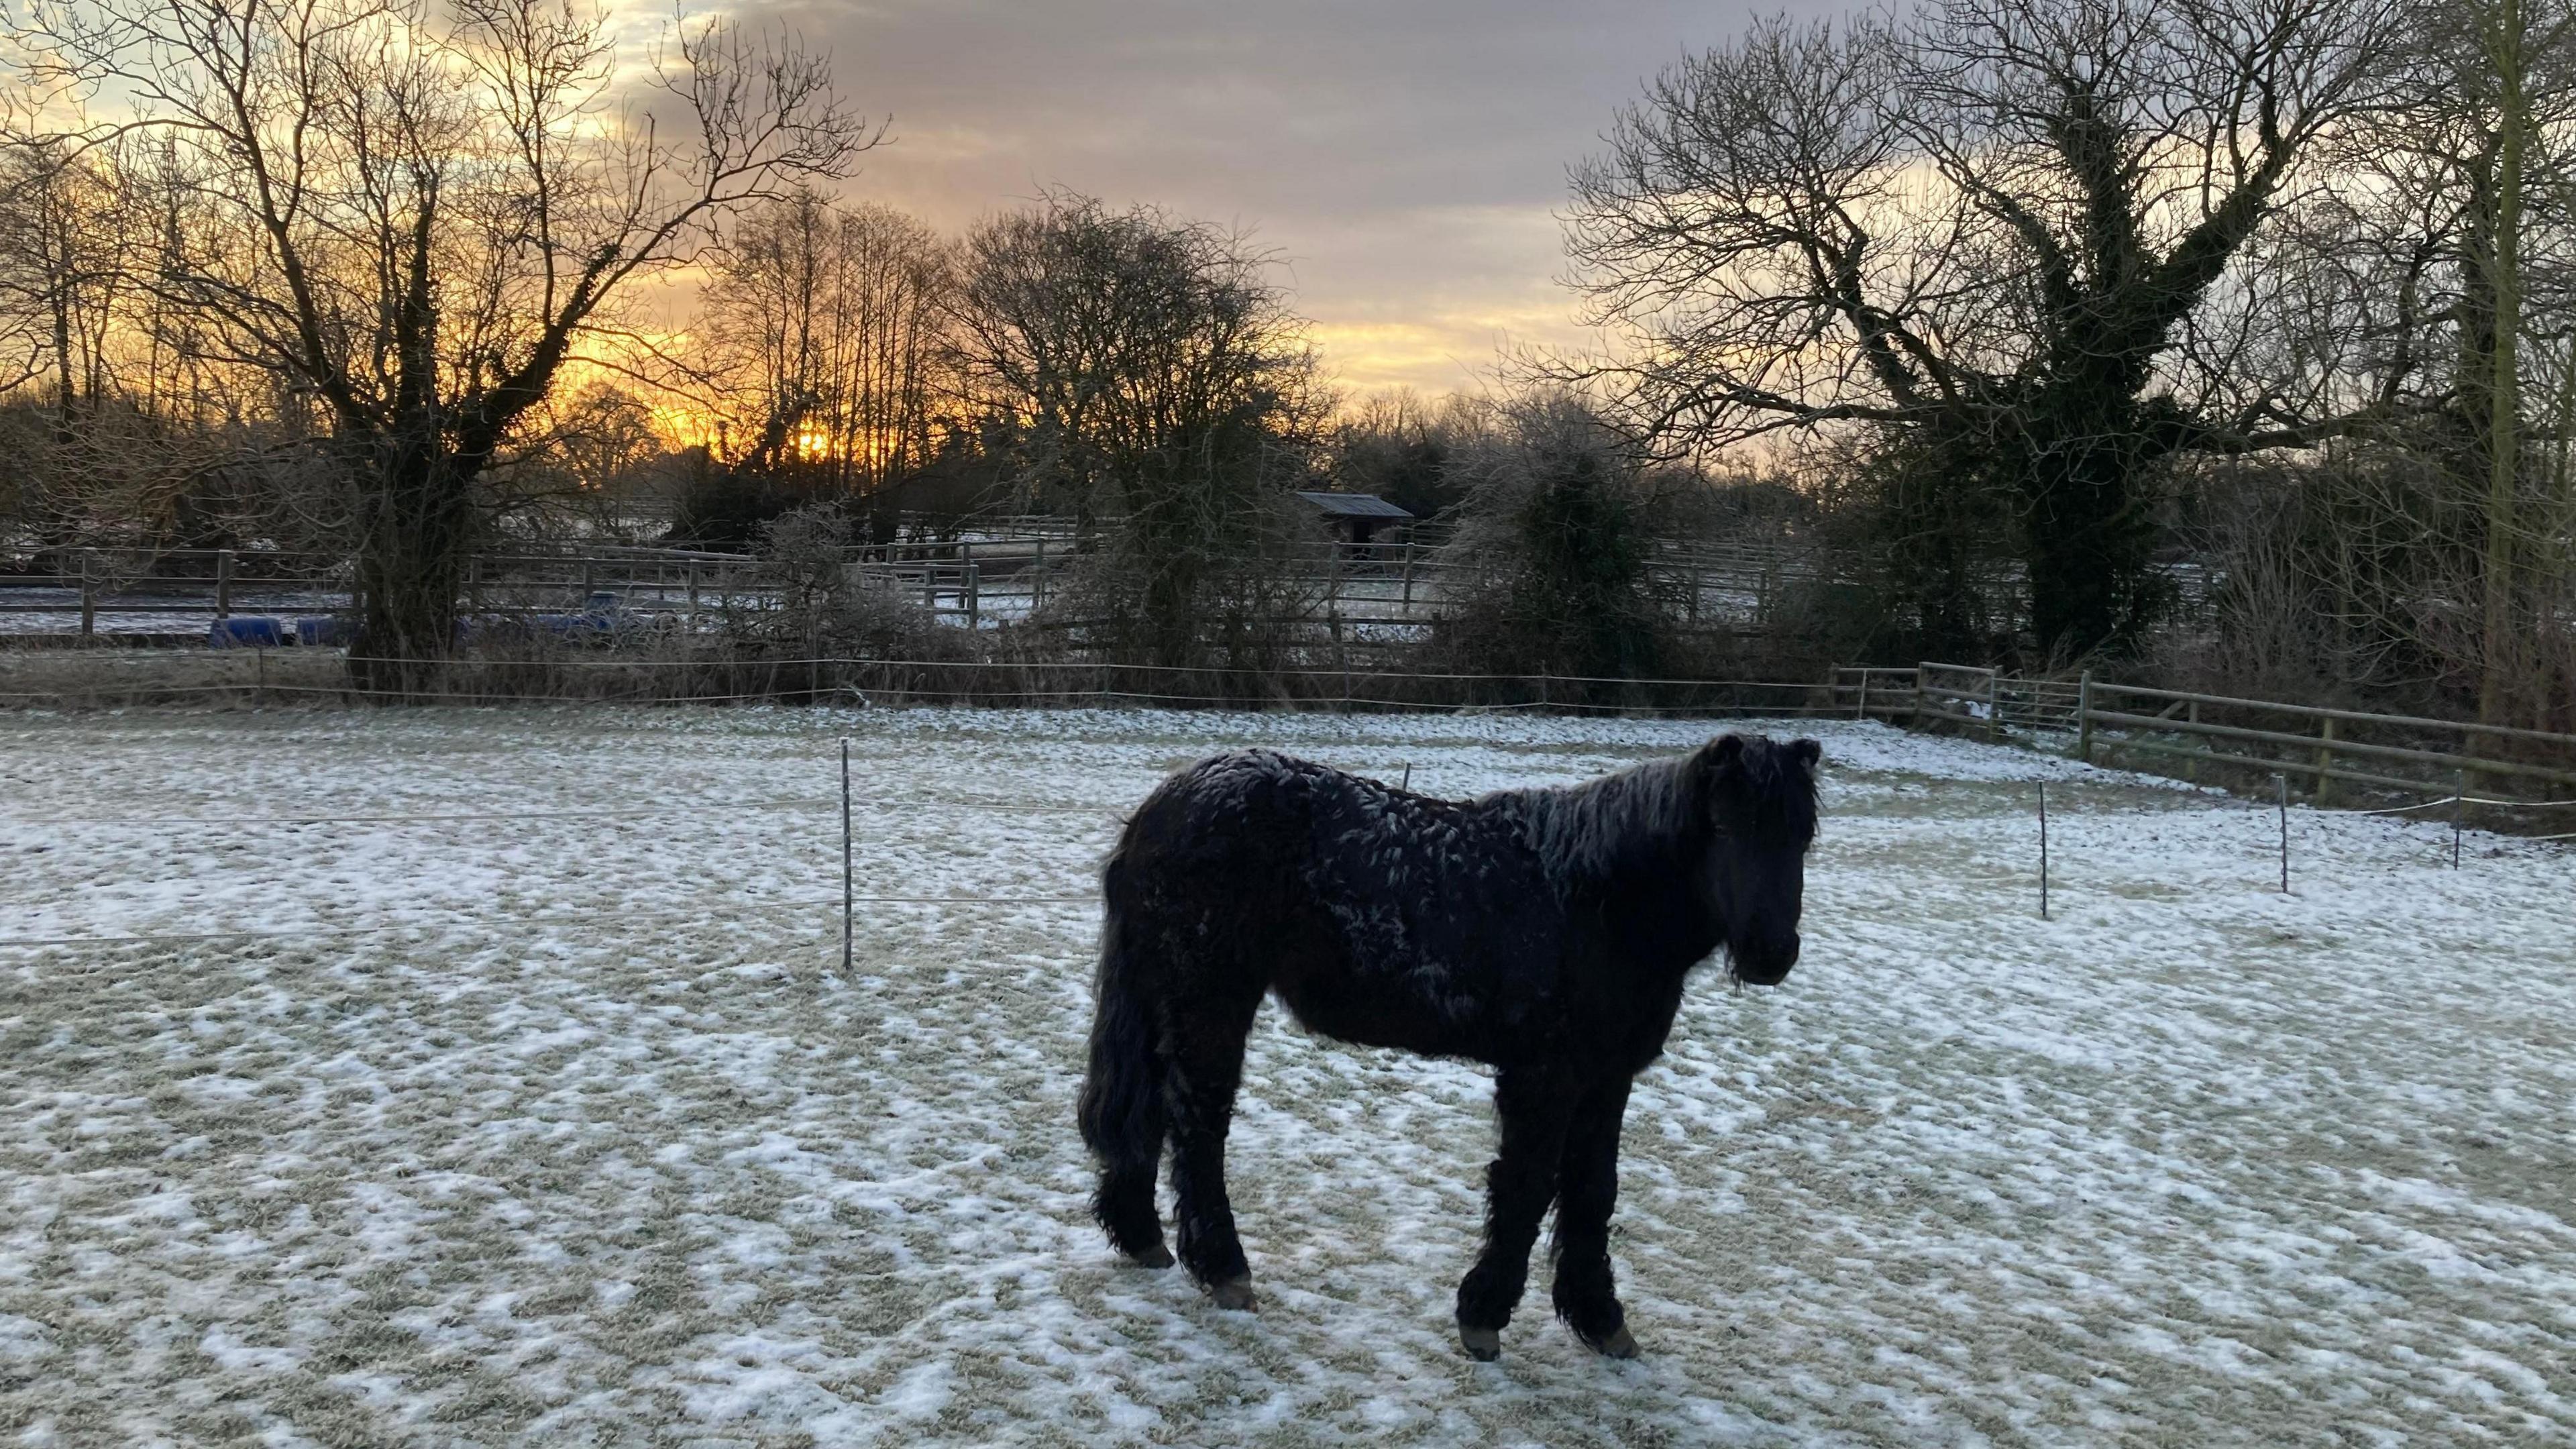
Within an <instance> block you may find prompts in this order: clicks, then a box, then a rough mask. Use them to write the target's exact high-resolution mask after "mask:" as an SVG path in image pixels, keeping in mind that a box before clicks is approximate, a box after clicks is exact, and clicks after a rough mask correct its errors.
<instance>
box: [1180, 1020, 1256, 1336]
mask: <svg viewBox="0 0 2576 1449" xmlns="http://www.w3.org/2000/svg"><path fill="white" fill-rule="evenodd" d="M1260 1007H1261V993H1260V991H1259V989H1258V988H1257V987H1256V989H1254V990H1253V991H1252V992H1250V993H1249V994H1239V995H1238V996H1237V997H1236V998H1235V999H1232V1000H1214V1001H1209V1000H1201V1001H1198V1002H1193V1003H1190V1004H1189V1005H1188V1006H1186V1007H1184V1006H1182V1005H1180V1004H1179V1003H1175V1004H1174V1011H1173V1020H1172V1023H1171V1032H1170V1035H1169V1037H1168V1038H1167V1046H1168V1051H1169V1060H1168V1064H1167V1070H1168V1072H1169V1074H1170V1075H1169V1077H1168V1082H1169V1085H1168V1086H1167V1088H1166V1089H1165V1092H1164V1100H1165V1102H1166V1103H1167V1104H1168V1105H1169V1108H1170V1111H1171V1119H1172V1121H1171V1133H1172V1189H1173V1195H1174V1197H1175V1198H1176V1199H1177V1201H1176V1202H1175V1204H1174V1207H1173V1217H1174V1220H1175V1223H1176V1226H1177V1227H1178V1229H1179V1237H1180V1249H1181V1262H1182V1264H1183V1265H1184V1266H1186V1267H1187V1268H1188V1269H1189V1270H1190V1276H1191V1277H1193V1278H1196V1279H1197V1280H1198V1281H1199V1282H1200V1283H1201V1284H1203V1285H1205V1286H1206V1288H1207V1290H1208V1292H1209V1293H1210V1294H1211V1295H1212V1296H1213V1297H1214V1298H1215V1299H1216V1301H1217V1305H1218V1306H1219V1307H1221V1308H1238V1309H1250V1308H1252V1307H1253V1306H1254V1300H1253V1296H1252V1269H1251V1266H1250V1265H1249V1264H1248V1263H1246V1262H1245V1260H1244V1256H1243V1242H1242V1240H1241V1239H1239V1238H1238V1237H1236V1236H1235V1231H1234V1206H1233V1204H1232V1203H1230V1202H1228V1201H1227V1199H1226V1193H1225V1138H1226V1131H1227V1129H1228V1128H1229V1127H1230V1126H1232V1125H1233V1119H1234V1093H1235V1088H1236V1087H1237V1086H1238V1085H1239V1084H1240V1083H1241V1081H1242V1079H1243V1046H1244V1038H1245V1037H1246V1036H1247V1035H1248V1034H1249V1033H1250V1032H1251V1030H1252V1017H1253V1013H1254V1012H1256V1011H1258V1010H1259V1009H1260Z"/></svg>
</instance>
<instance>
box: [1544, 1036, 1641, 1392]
mask: <svg viewBox="0 0 2576 1449" xmlns="http://www.w3.org/2000/svg"><path fill="white" fill-rule="evenodd" d="M1627 1110H1628V1079H1627V1078H1626V1077H1617V1078H1613V1079H1612V1080H1610V1081H1607V1082H1603V1083H1601V1084H1599V1085H1597V1086H1595V1087H1593V1088H1592V1089H1591V1090H1590V1091H1588V1092H1586V1093H1585V1094H1584V1096H1583V1099H1582V1101H1581V1102H1580V1103H1578V1104H1577V1105H1576V1107H1575V1109H1574V1121H1573V1123H1572V1125H1571V1126H1570V1127H1569V1128H1568V1129H1567V1131H1566V1136H1565V1152H1564V1156H1563V1158H1562V1159H1561V1162H1560V1165H1559V1167H1558V1171H1557V1186H1556V1241H1555V1245H1554V1246H1555V1255H1556V1287H1555V1290H1554V1294H1553V1296H1554V1297H1555V1299H1556V1316H1557V1317H1559V1318H1562V1319H1564V1320H1565V1323H1566V1326H1567V1327H1569V1328H1571V1329H1573V1330H1574V1336H1575V1337H1577V1338H1580V1339H1582V1340H1583V1341H1584V1342H1585V1343H1586V1344H1589V1345H1590V1346H1591V1347H1592V1348H1593V1349H1595V1350H1596V1351H1598V1352H1601V1353H1604V1354H1607V1355H1609V1356H1610V1357H1612V1358H1634V1357H1636V1356H1637V1340H1636V1339H1635V1337H1633V1336H1632V1335H1630V1333H1629V1332H1628V1315H1627V1311H1626V1310H1625V1309H1623V1308H1621V1307H1620V1306H1619V1294H1618V1289H1617V1286H1616V1284H1615V1283H1614V1282H1613V1280H1612V1278H1611V1274H1610V1210H1611V1208H1612V1207H1614V1206H1615V1205H1616V1204H1617V1203H1618V1200H1619V1124H1620V1120H1621V1118H1622V1117H1623V1116H1625V1115H1626V1112H1627Z"/></svg>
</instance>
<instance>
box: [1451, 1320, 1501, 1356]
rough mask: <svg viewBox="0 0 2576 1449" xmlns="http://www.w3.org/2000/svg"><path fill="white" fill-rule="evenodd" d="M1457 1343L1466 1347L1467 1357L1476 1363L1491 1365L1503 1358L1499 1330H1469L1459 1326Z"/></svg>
mask: <svg viewBox="0 0 2576 1449" xmlns="http://www.w3.org/2000/svg"><path fill="white" fill-rule="evenodd" d="M1458 1342H1459V1343H1461V1344H1463V1345H1465V1346H1466V1349H1467V1356H1468V1357H1469V1358H1472V1359H1474V1360H1475V1361H1476V1362H1478V1363H1492V1362H1493V1361H1494V1360H1496V1359H1498V1358H1501V1357H1502V1356H1503V1331H1502V1330H1501V1329H1499V1328H1469V1327H1468V1326H1467V1325H1465V1324H1463V1323H1462V1324H1459V1325H1458Z"/></svg>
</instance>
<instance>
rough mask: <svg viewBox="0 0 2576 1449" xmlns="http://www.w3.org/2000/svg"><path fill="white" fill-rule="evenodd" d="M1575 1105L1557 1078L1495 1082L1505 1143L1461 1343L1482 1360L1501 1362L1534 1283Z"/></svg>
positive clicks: (1462, 1314)
mask: <svg viewBox="0 0 2576 1449" xmlns="http://www.w3.org/2000/svg"><path fill="white" fill-rule="evenodd" d="M1569 1107H1570V1103H1569V1102H1568V1101H1567V1098H1566V1094H1565V1091H1564V1087H1563V1084H1562V1083H1560V1082H1558V1081H1557V1080H1556V1079H1554V1078H1552V1077H1548V1076H1544V1075H1540V1074H1536V1073H1532V1072H1528V1071H1525V1070H1514V1069H1512V1068H1509V1067H1506V1068H1504V1069H1503V1071H1502V1073H1501V1075H1500V1077H1499V1079H1498V1080H1497V1081H1496V1082H1495V1085H1494V1110H1495V1113H1496V1115H1497V1116H1499V1117H1500V1118H1501V1119H1502V1128H1503V1145H1502V1149H1501V1151H1500V1152H1499V1153H1497V1154H1496V1155H1495V1158H1494V1161H1493V1165H1492V1166H1490V1167H1488V1168H1486V1169H1485V1194H1486V1195H1485V1246H1484V1251H1483V1252H1481V1253H1479V1254H1478V1255H1477V1257H1476V1266H1475V1267H1473V1268H1470V1269H1468V1270H1467V1277H1466V1280H1465V1281H1464V1282H1462V1283H1460V1284H1459V1285H1458V1340H1459V1342H1460V1343H1462V1344H1464V1345H1466V1349H1467V1352H1468V1353H1470V1354H1473V1355H1474V1356H1475V1357H1477V1358H1480V1359H1488V1360H1490V1359H1494V1358H1497V1357H1500V1356H1501V1354H1502V1351H1503V1326H1504V1325H1505V1324H1507V1323H1509V1322H1511V1321H1512V1309H1513V1308H1515V1307H1517V1306H1519V1304H1520V1301H1521V1290H1522V1289H1523V1288H1525V1287H1527V1286H1528V1284H1529V1255H1530V1247H1531V1245H1532V1244H1534V1243H1536V1242H1537V1241H1538V1225H1539V1220H1540V1219H1541V1218H1544V1217H1545V1216H1547V1205H1548V1202H1549V1201H1550V1200H1551V1199H1553V1198H1554V1197H1555V1196H1556V1172H1557V1160H1558V1158H1559V1156H1560V1155H1561V1153H1562V1152H1563V1149H1564V1146H1565V1130H1566V1121H1567V1116H1568V1109H1569Z"/></svg>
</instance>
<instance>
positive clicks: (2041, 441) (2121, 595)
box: [2019, 387, 2162, 666]
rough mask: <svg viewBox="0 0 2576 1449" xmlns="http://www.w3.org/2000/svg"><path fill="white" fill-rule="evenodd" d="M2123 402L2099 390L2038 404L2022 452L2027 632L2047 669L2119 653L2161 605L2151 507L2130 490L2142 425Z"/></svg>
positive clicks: (2141, 458) (2140, 456) (2128, 399)
mask: <svg viewBox="0 0 2576 1449" xmlns="http://www.w3.org/2000/svg"><path fill="white" fill-rule="evenodd" d="M2132 398H2133V394H2130V393H2127V392H2124V391H2119V390H2116V389H2114V388H2110V387H2104V388H2101V389H2098V390H2095V391H2094V392H2093V394H2092V396H2091V397H2090V398H2089V399H2087V398H2081V397H2079V398H2075V399H2069V400H2065V401H2055V400H2043V401H2042V402H2041V403H2040V404H2039V406H2038V407H2037V408H2036V409H2034V414H2035V415H2034V416H2033V417H2032V419H2031V423H2030V425H2029V426H2030V433H2029V435H2028V437H2027V439H2026V441H2025V443H2024V445H2023V453H2022V457H2021V459H2020V465H2021V473H2020V479H2019V482H2020V484H2021V490H2022V507H2023V523H2022V528H2023V558H2024V560H2025V563H2026V564H2027V566H2028V568H2029V570H2030V616H2031V618H2030V622H2031V632H2032V634H2033V635H2034V636H2035V637H2036V639H2037V641H2038V645H2039V650H2040V654H2041V656H2042V657H2043V658H2044V659H2045V660H2046V661H2047V662H2048V663H2049V664H2051V665H2054V666H2065V665H2071V664H2074V663H2076V662H2077V661H2079V660H2083V659H2087V658H2091V657H2093V656H2095V655H2097V654H2106V653H2107V654H2110V655H2114V656H2117V655H2124V654H2126V653H2127V652H2128V651H2130V650H2131V649H2133V648H2135V647H2136V645H2137V642H2138V639H2139V636H2140V635H2141V634H2142V633H2143V632H2144V631H2145V629H2146V626H2147V624H2148V623H2149V622H2150V621H2151V620H2152V619H2153V618H2154V617H2155V613H2156V609H2157V606H2158V605H2159V604H2160V603H2161V602H2162V592H2161V589H2160V588H2159V584H2160V581H2159V580H2158V578H2157V576H2156V573H2155V566H2154V565H2155V520H2154V517H2153V515H2152V513H2151V511H2150V504H2151V500H2149V499H2147V498H2146V497H2144V496H2142V493H2141V490H2140V488H2139V475H2140V472H2141V470H2142V469H2143V468H2144V467H2145V465H2146V461H2147V459H2146V447H2145V444H2144V435H2145V431H2146V419H2144V418H2143V417H2141V416H2140V415H2139V411H2140V410H2139V409H2138V408H2137V407H2136V406H2134V404H2133V402H2132Z"/></svg>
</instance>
